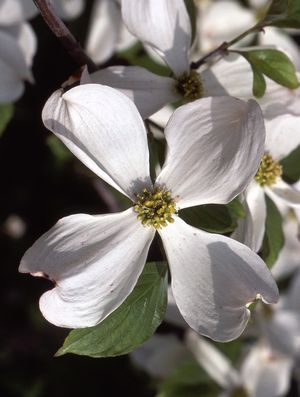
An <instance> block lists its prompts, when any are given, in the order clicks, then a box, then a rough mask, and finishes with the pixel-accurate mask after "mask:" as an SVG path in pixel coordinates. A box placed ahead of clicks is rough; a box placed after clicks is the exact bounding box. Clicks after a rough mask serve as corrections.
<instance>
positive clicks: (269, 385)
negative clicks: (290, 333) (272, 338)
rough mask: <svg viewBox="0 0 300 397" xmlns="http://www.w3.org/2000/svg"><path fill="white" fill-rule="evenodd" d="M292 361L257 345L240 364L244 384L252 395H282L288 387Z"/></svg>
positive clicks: (254, 396) (267, 396) (274, 396)
mask: <svg viewBox="0 0 300 397" xmlns="http://www.w3.org/2000/svg"><path fill="white" fill-rule="evenodd" d="M292 365H293V361H292V360H291V359H290V358H288V357H284V356H280V355H275V354H274V353H272V352H271V351H270V350H269V349H268V348H267V347H265V346H263V345H257V346H256V347H255V348H253V349H252V350H251V351H250V353H249V354H248V356H247V357H246V359H245V360H244V362H243V365H242V376H243V379H244V384H245V386H246V388H247V390H248V392H249V394H250V395H251V396H253V397H279V396H284V395H285V394H286V393H287V391H288V388H289V384H290V378H291V372H292ZM249 374H251V376H249Z"/></svg>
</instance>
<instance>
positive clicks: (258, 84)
mask: <svg viewBox="0 0 300 397" xmlns="http://www.w3.org/2000/svg"><path fill="white" fill-rule="evenodd" d="M251 68H252V72H253V86H252V92H253V95H254V96H255V97H256V98H261V97H263V96H264V95H265V92H266V88H267V85H266V80H265V78H264V75H263V74H262V73H261V72H260V71H259V70H257V69H256V68H255V67H254V66H253V65H251Z"/></svg>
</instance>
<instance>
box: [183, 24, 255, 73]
mask: <svg viewBox="0 0 300 397" xmlns="http://www.w3.org/2000/svg"><path fill="white" fill-rule="evenodd" d="M260 30H262V27H261V26H260V25H259V24H256V25H254V26H253V27H252V28H250V29H248V30H246V31H245V32H244V33H242V34H240V35H238V36H237V37H235V38H234V39H233V40H231V41H228V42H226V41H224V43H222V44H221V45H220V46H219V47H217V48H215V49H214V50H212V51H210V52H209V53H208V54H206V55H204V56H203V57H202V58H200V59H199V60H198V61H196V62H192V63H191V65H190V68H191V69H198V68H199V67H200V66H201V65H203V64H204V63H205V62H206V61H207V60H208V59H210V58H213V57H215V56H218V55H226V54H227V53H228V48H229V47H231V46H232V45H233V44H236V43H237V42H238V41H240V40H242V39H243V38H244V37H246V36H248V35H249V34H250V33H254V32H258V31H260Z"/></svg>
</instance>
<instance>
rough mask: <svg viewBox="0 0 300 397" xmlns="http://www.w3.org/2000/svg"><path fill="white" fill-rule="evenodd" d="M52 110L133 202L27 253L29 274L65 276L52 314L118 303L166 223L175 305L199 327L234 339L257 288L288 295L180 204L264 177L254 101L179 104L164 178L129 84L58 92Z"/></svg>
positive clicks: (101, 309)
mask: <svg viewBox="0 0 300 397" xmlns="http://www.w3.org/2000/svg"><path fill="white" fill-rule="evenodd" d="M42 117H43V121H44V123H45V125H46V126H47V128H49V129H50V130H52V131H53V132H54V133H55V134H56V135H57V136H58V137H59V138H60V139H61V140H62V141H63V142H64V143H65V144H66V146H67V147H68V148H69V149H70V150H71V151H72V152H73V154H75V155H76V156H77V157H78V158H79V159H80V160H81V161H82V162H83V163H84V164H85V165H86V166H88V167H89V168H90V169H91V170H92V171H93V172H95V173H96V174H97V175H98V176H99V177H101V178H102V179H103V180H105V181H106V182H107V183H109V184H110V185H111V186H113V187H115V188H116V189H117V190H119V191H120V192H122V193H123V194H124V195H126V196H127V197H129V198H130V199H131V200H132V202H133V207H132V208H129V209H128V210H126V211H124V212H121V213H115V214H109V215H98V216H91V215H85V214H78V215H72V216H69V217H66V218H63V219H62V220H60V221H59V222H58V223H57V224H56V225H55V226H54V227H53V228H52V229H50V231H48V232H47V233H46V234H44V235H43V236H42V237H40V239H38V240H37V242H36V243H35V244H34V245H33V246H32V247H31V248H30V249H29V250H28V251H27V252H26V253H25V255H24V257H23V259H22V261H21V265H20V271H21V272H30V273H31V274H33V275H35V276H41V275H47V277H49V278H50V279H51V280H54V282H55V288H53V289H52V290H50V291H47V292H46V293H45V294H43V295H42V297H41V299H40V309H41V311H42V313H43V314H44V316H45V317H46V318H47V319H48V320H49V321H50V322H52V323H53V324H55V325H58V326H63V327H70V328H78V327H79V328H82V327H89V326H93V325H95V324H97V323H99V322H101V321H102V320H103V319H105V318H106V317H107V316H108V315H109V314H110V313H112V312H113V311H114V310H115V309H116V308H117V307H118V306H119V305H120V304H121V303H122V302H123V301H124V300H125V299H126V297H127V296H128V295H129V294H130V293H131V291H132V290H133V288H134V286H135V284H136V282H137V280H138V277H139V275H140V274H141V272H142V269H143V266H144V264H145V261H146V257H147V252H148V248H149V246H150V244H151V241H152V240H153V238H154V235H155V233H156V231H157V232H158V233H159V235H160V237H161V239H162V242H163V245H164V249H165V252H166V255H167V258H168V262H169V266H170V270H171V275H172V290H173V294H174V297H175V300H176V303H177V305H178V307H179V310H180V312H181V314H182V316H183V317H184V318H185V320H186V321H187V323H188V324H189V325H190V326H191V327H192V328H194V329H195V330H196V331H197V332H199V333H202V334H204V335H208V336H209V337H211V338H214V339H217V340H223V341H224V340H231V339H233V338H236V337H237V336H238V335H240V333H241V332H242V331H243V329H244V328H245V326H246V323H247V320H248V318H249V315H250V312H249V310H248V309H247V307H246V305H247V304H249V303H250V302H252V301H254V300H255V299H256V298H258V297H262V298H263V300H264V301H265V302H269V303H273V302H276V301H277V299H278V290H277V287H276V284H275V282H274V280H273V278H272V276H271V274H270V272H269V270H268V269H267V267H266V265H265V264H264V262H263V261H262V260H261V259H260V258H259V257H258V256H257V255H256V254H255V253H253V252H252V251H251V250H250V249H249V248H248V247H246V246H244V245H242V244H240V243H239V242H236V241H235V240H233V239H230V238H228V237H224V236H221V235H217V234H209V233H206V232H204V231H201V230H199V229H196V228H194V227H191V226H189V225H187V224H186V223H185V222H184V221H183V220H181V219H180V218H179V216H178V214H177V212H178V210H179V209H180V208H186V207H190V206H194V205H200V204H205V203H227V202H229V201H230V200H232V199H233V197H235V196H236V195H237V194H239V193H240V192H241V191H242V190H243V189H244V188H245V187H246V186H247V184H248V183H249V181H250V180H251V179H252V178H253V176H254V175H255V172H256V170H257V168H258V165H259V161H260V158H261V155H262V148H263V141H264V125H263V119H262V115H261V112H260V110H259V107H258V105H257V104H256V103H255V102H254V101H249V102H248V103H245V102H242V101H239V100H237V99H234V98H229V97H225V98H207V99H203V100H199V101H195V102H193V103H190V104H187V105H185V106H182V107H180V108H179V109H177V110H176V111H175V112H174V113H173V115H172V117H171V119H170V121H169V123H168V125H167V127H166V129H165V136H166V140H167V144H168V153H167V157H166V161H165V164H164V166H163V168H162V171H161V173H160V174H159V175H158V177H157V179H156V181H155V183H154V184H153V183H152V181H151V179H150V173H149V153H148V146H147V133H146V130H145V126H144V124H143V121H142V119H141V117H140V115H139V113H138V111H137V108H136V107H135V105H134V104H133V102H132V101H131V100H130V99H128V98H127V97H126V96H125V95H123V94H122V93H120V92H119V91H117V90H114V89H112V88H110V87H106V86H101V85H99V84H86V85H81V86H77V87H75V88H72V89H70V90H69V91H67V92H65V93H63V91H62V90H58V91H56V92H55V93H54V94H53V95H52V96H51V97H50V99H49V100H48V102H47V103H46V105H45V108H44V110H43V114H42Z"/></svg>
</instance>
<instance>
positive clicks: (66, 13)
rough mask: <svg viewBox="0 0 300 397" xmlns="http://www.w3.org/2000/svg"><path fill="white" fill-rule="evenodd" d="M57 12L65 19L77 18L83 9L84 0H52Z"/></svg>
mask: <svg viewBox="0 0 300 397" xmlns="http://www.w3.org/2000/svg"><path fill="white" fill-rule="evenodd" d="M52 2H53V6H54V8H55V11H56V12H57V14H58V15H59V16H60V17H61V18H63V19H65V20H67V21H68V20H71V19H74V18H77V17H78V16H79V15H80V14H81V13H82V11H83V7H84V1H83V0H52Z"/></svg>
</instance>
